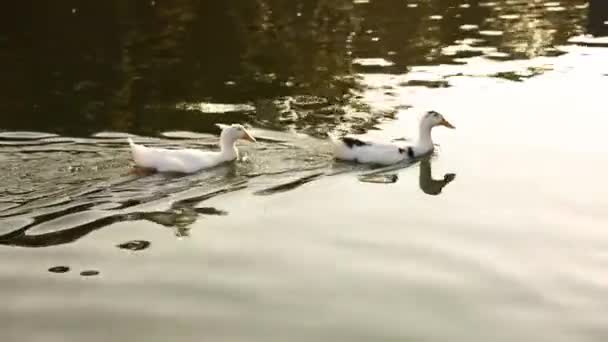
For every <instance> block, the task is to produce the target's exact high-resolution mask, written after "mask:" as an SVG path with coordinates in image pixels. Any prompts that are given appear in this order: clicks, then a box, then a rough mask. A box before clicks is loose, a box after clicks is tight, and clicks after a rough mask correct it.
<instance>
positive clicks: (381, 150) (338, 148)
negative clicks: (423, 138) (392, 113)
mask: <svg viewBox="0 0 608 342" xmlns="http://www.w3.org/2000/svg"><path fill="white" fill-rule="evenodd" d="M332 142H333V145H334V156H335V157H336V158H337V159H340V160H347V161H353V162H357V163H363V164H379V165H391V164H396V163H399V162H401V161H404V160H407V159H413V158H415V156H414V149H413V148H412V147H411V146H399V145H396V144H388V143H378V142H371V141H364V140H359V139H356V138H352V137H344V138H341V139H333V141H332Z"/></svg>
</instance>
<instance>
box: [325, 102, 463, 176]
mask: <svg viewBox="0 0 608 342" xmlns="http://www.w3.org/2000/svg"><path fill="white" fill-rule="evenodd" d="M439 125H442V126H446V127H449V128H454V126H453V125H452V124H450V123H449V122H448V121H447V120H445V119H444V118H443V116H442V115H441V114H439V113H437V112H433V111H431V112H427V113H426V114H425V115H424V116H423V118H422V119H421V121H420V134H419V137H418V141H417V142H416V143H415V144H413V145H409V146H407V145H405V146H403V145H399V144H392V143H381V142H372V141H364V140H360V139H356V138H353V137H344V138H339V139H337V138H334V137H330V139H331V142H332V145H333V152H334V156H335V158H336V159H339V160H346V161H353V162H357V163H364V164H379V165H391V164H396V163H399V162H402V161H408V160H415V159H417V158H419V157H422V156H425V155H428V154H430V153H432V152H433V149H434V144H433V140H432V138H431V130H432V128H433V127H435V126H439Z"/></svg>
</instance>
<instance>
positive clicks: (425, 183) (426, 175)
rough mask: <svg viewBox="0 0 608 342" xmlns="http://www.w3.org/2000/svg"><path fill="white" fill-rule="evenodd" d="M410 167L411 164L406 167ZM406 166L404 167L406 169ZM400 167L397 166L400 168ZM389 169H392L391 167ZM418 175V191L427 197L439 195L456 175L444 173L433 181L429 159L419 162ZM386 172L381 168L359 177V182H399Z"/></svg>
mask: <svg viewBox="0 0 608 342" xmlns="http://www.w3.org/2000/svg"><path fill="white" fill-rule="evenodd" d="M407 166H411V164H409V165H407ZM407 166H406V167H407ZM401 167H402V166H399V168H401ZM391 169H394V168H393V167H391ZM419 170H420V175H419V178H418V185H419V186H420V190H422V192H424V193H425V194H427V195H433V196H435V195H439V194H440V193H441V191H442V190H443V188H444V187H445V186H446V185H448V184H450V183H451V182H452V181H453V180H454V179H455V178H456V174H454V173H446V174H445V175H443V178H442V179H433V172H432V167H431V157H430V156H428V157H425V158H423V159H421V160H420V165H419ZM386 171H387V170H386V168H383V169H382V170H381V171H379V172H378V171H376V172H372V173H368V174H365V175H362V176H360V177H359V180H360V181H362V182H365V183H384V184H390V183H396V182H397V180H399V176H398V175H397V174H394V173H385V172H386Z"/></svg>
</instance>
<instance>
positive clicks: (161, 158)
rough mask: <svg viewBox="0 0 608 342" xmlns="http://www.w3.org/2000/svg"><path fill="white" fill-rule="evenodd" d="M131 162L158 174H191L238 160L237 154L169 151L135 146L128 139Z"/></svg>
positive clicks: (184, 150)
mask: <svg viewBox="0 0 608 342" xmlns="http://www.w3.org/2000/svg"><path fill="white" fill-rule="evenodd" d="M129 146H130V147H131V153H132V154H133V161H135V164H136V165H137V166H139V167H141V168H145V169H154V170H155V171H158V172H180V173H193V172H196V171H198V170H201V169H206V168H210V167H213V166H217V165H219V164H222V163H225V162H228V161H232V160H235V159H237V158H238V152H237V151H235V152H234V153H232V154H226V153H222V152H220V151H217V152H216V151H201V150H196V149H179V150H170V149H165V148H156V147H147V146H144V145H137V144H135V143H133V141H132V140H131V139H130V138H129Z"/></svg>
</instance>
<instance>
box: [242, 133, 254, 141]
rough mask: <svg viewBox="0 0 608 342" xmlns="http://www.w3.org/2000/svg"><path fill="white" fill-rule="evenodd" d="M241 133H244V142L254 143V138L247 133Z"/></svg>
mask: <svg viewBox="0 0 608 342" xmlns="http://www.w3.org/2000/svg"><path fill="white" fill-rule="evenodd" d="M243 133H245V136H244V137H243V139H244V140H249V141H251V142H256V140H255V138H254V137H253V136H252V135H251V134H249V132H247V131H244V132H243Z"/></svg>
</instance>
